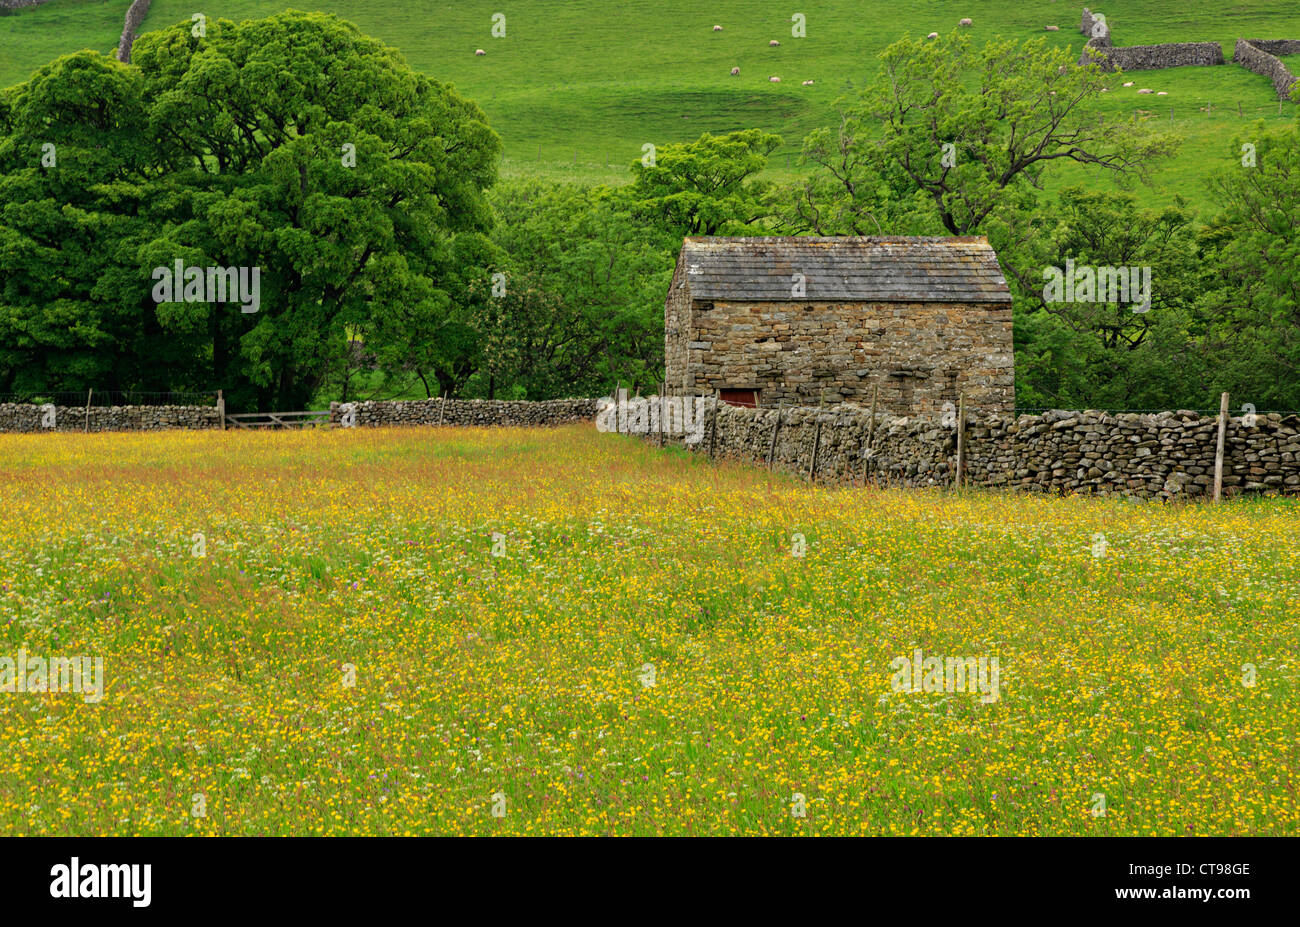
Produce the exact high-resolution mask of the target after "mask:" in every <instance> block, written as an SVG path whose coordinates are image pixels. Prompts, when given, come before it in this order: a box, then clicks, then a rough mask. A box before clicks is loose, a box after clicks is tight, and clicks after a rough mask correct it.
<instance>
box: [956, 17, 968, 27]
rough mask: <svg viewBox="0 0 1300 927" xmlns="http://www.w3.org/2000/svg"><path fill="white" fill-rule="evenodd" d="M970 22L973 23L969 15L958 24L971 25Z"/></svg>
mask: <svg viewBox="0 0 1300 927" xmlns="http://www.w3.org/2000/svg"><path fill="white" fill-rule="evenodd" d="M970 24H971V22H970V17H969V16H968V17H966V18H965V19H963V20H962V21H961V22H959V23H958V24H957V25H959V26H969V25H970Z"/></svg>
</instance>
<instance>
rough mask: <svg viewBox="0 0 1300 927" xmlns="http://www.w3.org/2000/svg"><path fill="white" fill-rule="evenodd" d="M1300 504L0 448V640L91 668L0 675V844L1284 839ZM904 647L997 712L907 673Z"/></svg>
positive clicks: (228, 450)
mask: <svg viewBox="0 0 1300 927" xmlns="http://www.w3.org/2000/svg"><path fill="white" fill-rule="evenodd" d="M1297 514H1298V512H1297V505H1296V503H1295V501H1294V500H1266V501H1256V502H1247V501H1234V502H1230V503H1227V504H1223V505H1220V506H1207V505H1190V506H1176V505H1156V504H1131V503H1127V502H1124V501H1114V500H1098V499H1092V498H1066V499H1059V498H1043V497H1036V496H1031V495H1004V494H998V493H986V492H970V493H967V494H964V495H953V494H949V493H945V492H941V491H884V492H880V491H867V490H851V489H839V488H826V487H813V486H808V485H806V484H804V483H802V482H800V481H798V480H795V479H791V478H787V477H783V476H779V475H778V476H773V475H769V474H767V473H765V472H763V471H761V470H757V469H755V468H752V467H748V466H742V465H739V464H728V463H720V464H711V463H710V462H709V461H707V460H704V459H696V458H691V457H688V456H686V455H683V454H680V453H674V452H664V451H658V450H656V449H654V448H652V447H649V446H647V445H644V444H642V443H639V442H638V441H636V440H634V439H631V438H626V437H620V436H613V435H602V434H598V433H597V432H595V431H594V430H593V429H591V428H589V427H577V426H575V427H569V428H564V429H558V430H554V431H521V430H504V429H503V430H474V429H446V430H437V431H435V430H429V429H411V430H382V429H381V430H364V431H321V432H303V433H233V432H231V433H206V434H205V433H194V432H174V433H163V434H152V435H140V434H127V435H84V436H83V435H76V434H72V435H41V436H24V435H3V436H0V616H3V620H0V656H4V655H9V656H12V655H14V654H15V653H16V652H17V651H19V650H20V649H23V650H25V651H26V652H27V653H28V654H33V655H43V656H47V657H49V656H63V655H77V654H81V655H92V656H101V657H102V658H103V661H104V667H105V677H106V680H107V686H106V694H105V697H104V698H103V700H102V701H100V702H98V703H87V702H86V701H85V700H84V699H83V698H82V697H81V696H79V695H77V694H75V693H60V694H48V693H47V694H39V693H32V692H18V691H10V692H0V754H2V755H3V756H4V758H5V773H4V775H3V776H0V833H6V834H99V833H109V834H343V833H365V834H408V833H410V834H447V833H454V834H742V833H743V834H1003V835H1005V834H1077V835H1108V834H1175V835H1178V834H1295V833H1297V832H1300V802H1297V800H1296V797H1297V796H1296V787H1297V782H1298V780H1300V677H1298V673H1297V665H1296V653H1297V644H1300V640H1298V638H1300V625H1298V624H1297V615H1298V614H1300V586H1298V585H1297V583H1298V582H1300V554H1298V553H1297V549H1296V546H1295V543H1294V540H1295V535H1294V529H1295V524H1296V516H1297ZM198 533H201V534H202V535H203V543H204V545H205V547H204V550H203V553H204V554H205V556H201V557H199V556H194V553H195V547H194V545H195V537H194V536H195V534H198ZM795 533H799V534H802V535H803V536H804V539H805V541H806V550H805V551H804V553H803V556H795V554H794V538H793V535H794V534H795ZM494 534H499V535H502V536H504V541H503V544H504V547H498V551H499V552H500V553H502V554H503V556H494V555H493V543H494V542H493V535H494ZM1098 535H1104V539H1105V541H1106V547H1105V550H1104V551H1103V554H1104V556H1100V557H1099V556H1096V553H1097V549H1096V541H1097V536H1098ZM918 648H919V649H921V650H922V651H923V652H924V654H925V655H927V656H939V657H958V658H962V657H977V658H978V657H988V658H991V657H996V658H998V660H999V665H1000V693H999V697H998V698H997V699H996V700H993V701H991V702H988V703H985V702H982V701H981V700H980V698H979V697H978V696H976V695H972V694H971V693H968V692H967V693H951V692H929V693H927V692H915V693H913V692H899V691H896V690H895V688H894V687H893V686H891V676H892V675H893V673H894V668H893V667H891V661H893V660H895V659H896V658H899V657H903V658H910V657H911V655H912V654H913V653H914V651H915V650H916V649H918ZM1247 664H1249V665H1250V666H1252V667H1253V668H1254V672H1255V678H1254V680H1253V682H1254V685H1253V686H1247V685H1245V684H1243V679H1244V677H1245V671H1244V670H1243V667H1244V666H1246V665H1247ZM345 665H350V666H352V667H354V668H355V684H354V685H346V684H345V683H346V682H347V677H346V675H345V674H346V672H347V670H346V667H345ZM651 674H653V675H652V676H651ZM647 680H648V681H647ZM649 683H653V684H649ZM795 793H799V794H800V795H802V796H803V798H804V801H805V803H806V809H807V814H806V816H805V817H798V816H795V815H794V814H792V809H793V804H792V802H793V801H794V800H795ZM1097 795H1104V796H1105V814H1104V815H1099V814H1094V811H1095V810H1096V809H1097V808H1098V807H1099V806H1098V804H1097V798H1096V796H1097ZM200 796H201V802H200V801H199V797H200ZM494 796H503V797H504V805H503V810H504V814H503V816H499V817H498V816H494V815H493V806H494V804H496V805H498V807H502V806H501V805H500V802H501V799H498V798H494ZM196 807H199V808H201V809H202V810H203V811H204V814H203V816H196V815H195V814H194V810H195V808H196Z"/></svg>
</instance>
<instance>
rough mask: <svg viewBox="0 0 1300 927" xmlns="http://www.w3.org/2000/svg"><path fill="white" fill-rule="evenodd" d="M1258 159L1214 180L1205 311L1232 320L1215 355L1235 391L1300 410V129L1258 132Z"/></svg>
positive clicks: (1237, 161) (1234, 150)
mask: <svg viewBox="0 0 1300 927" xmlns="http://www.w3.org/2000/svg"><path fill="white" fill-rule="evenodd" d="M1252 145H1254V147H1255V149H1256V156H1255V158H1254V159H1253V162H1252V159H1250V158H1239V157H1238V156H1239V155H1240V154H1241V150H1242V149H1241V140H1237V141H1236V142H1234V143H1233V145H1232V147H1231V149H1230V153H1231V155H1232V159H1233V165H1234V166H1233V167H1232V168H1230V169H1228V170H1226V171H1224V172H1222V173H1220V174H1219V175H1217V176H1216V177H1215V178H1214V179H1213V180H1212V181H1211V192H1212V194H1213V196H1214V197H1215V199H1216V201H1217V202H1218V204H1219V206H1220V208H1221V212H1220V213H1219V214H1218V215H1217V216H1215V217H1214V218H1213V219H1212V220H1211V221H1210V222H1209V223H1208V226H1207V228H1206V230H1205V232H1204V235H1203V241H1204V250H1205V253H1206V255H1207V257H1208V260H1207V262H1206V263H1207V266H1209V267H1211V268H1212V272H1211V273H1207V274H1206V278H1205V285H1204V287H1203V288H1202V292H1203V293H1204V298H1203V300H1202V302H1201V306H1202V310H1203V312H1205V313H1207V314H1211V315H1214V316H1216V317H1218V318H1221V319H1223V320H1224V324H1223V325H1221V326H1220V327H1219V328H1218V329H1217V336H1218V337H1217V339H1216V345H1215V356H1216V360H1217V363H1218V365H1219V366H1220V368H1221V369H1223V370H1225V371H1226V372H1227V373H1228V381H1229V382H1230V383H1231V386H1228V385H1225V387H1224V388H1225V389H1231V391H1233V392H1234V395H1237V396H1238V397H1240V398H1241V400H1242V401H1243V402H1251V403H1253V404H1254V405H1255V406H1256V407H1257V408H1260V409H1264V408H1283V409H1297V408H1300V129H1298V128H1297V127H1294V126H1293V127H1291V128H1288V129H1286V130H1283V131H1276V132H1268V133H1266V132H1262V131H1260V132H1257V133H1255V135H1254V136H1252Z"/></svg>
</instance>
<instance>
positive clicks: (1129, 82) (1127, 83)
mask: <svg viewBox="0 0 1300 927" xmlns="http://www.w3.org/2000/svg"><path fill="white" fill-rule="evenodd" d="M1124 86H1125V87H1132V86H1133V82H1132V81H1131V80H1128V81H1125V82H1124Z"/></svg>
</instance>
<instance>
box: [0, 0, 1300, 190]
mask: <svg viewBox="0 0 1300 927" xmlns="http://www.w3.org/2000/svg"><path fill="white" fill-rule="evenodd" d="M1093 5H1094V6H1098V5H1097V4H1093ZM308 6H309V7H310V8H313V9H321V10H325V11H327V12H333V13H337V14H339V15H340V16H342V17H344V18H346V19H349V20H351V21H353V22H355V23H357V24H358V25H359V26H360V27H361V29H362V30H363V31H364V32H366V33H368V34H370V35H373V36H376V37H378V38H380V39H382V40H384V41H385V42H388V43H389V44H391V45H394V46H396V47H397V48H400V49H401V50H402V51H403V53H404V54H405V55H406V57H407V59H408V60H409V61H410V63H411V64H412V66H413V67H415V68H416V69H418V70H421V71H423V72H425V73H428V74H430V75H432V76H434V77H437V78H438V79H440V80H445V81H449V82H451V83H453V84H455V85H456V86H457V87H458V89H459V90H460V91H461V92H462V93H464V94H465V95H467V96H468V97H470V98H471V99H474V100H476V101H477V102H478V103H479V104H480V105H481V106H482V107H483V108H484V110H485V111H486V112H487V114H488V117H489V119H490V121H491V123H492V125H493V126H494V127H495V128H496V129H497V131H498V132H500V133H501V135H502V137H503V139H504V140H505V160H504V163H503V170H504V172H505V174H506V175H508V176H519V175H530V176H540V177H545V178H550V179H556V180H582V181H605V182H615V183H617V182H623V181H625V180H626V179H627V176H628V174H627V165H628V164H630V163H631V162H632V161H633V160H635V159H637V158H639V157H640V156H641V146H642V145H643V144H644V143H645V142H654V143H656V144H664V143H666V142H672V141H684V140H688V139H693V138H696V137H698V136H699V134H700V133H701V132H705V131H708V132H714V133H720V132H726V131H730V130H733V129H741V128H751V127H757V128H763V129H768V130H771V131H776V132H779V133H780V134H781V135H782V136H783V138H784V140H785V146H784V147H783V148H782V149H781V150H779V151H778V152H777V153H776V154H775V155H774V156H773V160H772V165H771V169H770V171H771V174H772V176H773V177H775V178H785V177H789V176H792V175H793V174H794V173H795V172H797V171H798V170H799V166H798V159H797V153H798V146H799V143H800V141H801V139H802V138H803V136H804V135H805V134H806V133H807V132H808V131H809V130H811V129H813V128H814V127H816V126H819V125H830V124H833V122H834V104H835V101H836V100H837V99H838V98H839V97H840V96H841V95H842V94H845V93H851V92H853V91H855V90H856V89H859V88H861V87H862V86H864V85H866V84H867V83H869V82H870V81H871V79H872V78H873V76H874V74H875V70H876V62H875V57H876V55H877V54H879V52H880V51H882V50H883V49H884V48H885V46H887V45H888V44H889V43H890V42H892V41H893V40H895V39H897V38H899V37H900V36H902V35H903V34H905V33H910V34H912V35H924V34H927V33H929V32H931V31H937V32H939V33H940V34H947V33H948V32H949V31H951V30H953V29H956V28H957V22H958V20H959V19H960V18H962V17H963V16H970V17H972V18H973V20H974V25H973V27H971V28H970V29H969V30H966V31H968V32H969V34H970V36H971V38H972V39H973V40H974V41H975V42H976V43H983V42H985V41H987V40H989V39H993V38H998V37H1011V38H1017V39H1021V38H1029V37H1034V36H1045V38H1046V40H1047V41H1048V42H1050V43H1052V44H1056V45H1061V46H1068V47H1069V48H1071V49H1072V50H1074V51H1075V52H1076V53H1077V52H1078V51H1079V49H1080V48H1081V46H1082V43H1083V41H1084V37H1083V36H1082V35H1080V33H1079V31H1078V24H1079V18H1080V12H1081V10H1082V4H1081V3H1080V4H1073V3H1065V2H1055V0H1015V2H1007V0H926V2H917V0H912V2H907V3H892V2H884V0H820V2H816V3H810V4H795V7H798V9H799V11H801V12H803V13H804V15H805V16H806V17H807V37H806V38H793V37H792V36H791V23H790V17H791V11H792V9H793V7H791V5H790V4H788V3H776V2H771V0H761V2H756V0H718V2H715V3H712V4H709V5H707V6H705V7H701V6H700V5H699V4H698V3H692V2H688V0H653V2H652V0H630V2H627V3H618V4H611V3H608V2H606V0H570V2H565V3H562V4H560V3H515V2H498V0H491V2H487V0H466V2H463V3H455V4H450V3H441V2H434V0H404V2H400V3H383V4H375V3H371V2H363V0H316V2H314V3H312V4H308ZM124 8H125V3H114V2H105V0H53V2H52V3H50V4H48V5H47V6H43V7H39V8H36V9H32V10H27V11H23V12H21V13H19V14H17V15H14V16H8V17H0V52H2V53H0V86H3V85H8V84H11V83H15V82H18V81H20V80H22V79H24V78H25V77H26V76H27V75H28V74H29V73H30V72H31V71H32V70H33V69H34V68H36V67H39V66H40V65H41V64H43V63H45V62H46V61H49V60H51V59H52V58H54V57H56V56H57V55H59V54H63V53H67V52H71V51H75V50H77V49H79V48H83V47H90V48H95V49H99V50H101V51H104V52H108V51H109V50H110V49H112V48H113V47H115V46H116V43H117V39H118V35H119V33H120V32H121V16H122V10H123V9H124ZM284 8H285V5H284V4H281V3H276V2H268V0H212V2H210V3H207V4H204V5H203V12H204V13H205V14H206V15H207V16H208V17H209V18H210V19H216V18H228V19H235V20H239V19H247V18H253V17H259V16H265V15H268V14H270V13H273V12H276V11H277V10H281V9H284ZM195 9H196V8H195V7H194V5H193V4H192V3H189V2H182V0H155V2H154V4H153V6H152V7H151V10H150V13H149V17H148V19H147V20H146V22H145V28H146V29H149V28H160V27H162V26H164V25H167V24H171V23H176V22H180V21H184V20H188V19H189V18H190V16H191V14H192V13H193V12H195ZM1098 9H1099V11H1101V12H1104V13H1106V14H1107V15H1108V16H1109V17H1110V20H1111V23H1112V28H1113V30H1114V36H1115V39H1116V41H1117V42H1118V43H1119V44H1121V45H1137V44H1146V43H1152V42H1171V41H1191V40H1203V41H1219V42H1220V43H1221V44H1222V45H1223V47H1224V51H1225V55H1226V56H1228V57H1229V58H1230V57H1231V54H1232V47H1233V43H1234V42H1235V40H1236V39H1237V38H1238V37H1240V36H1246V37H1277V38H1285V37H1292V38H1300V7H1297V6H1296V5H1295V4H1294V3H1291V2H1288V0H1242V2H1239V3H1234V4H1232V5H1231V7H1228V8H1225V7H1224V5H1223V4H1221V3H1218V2H1216V0H1187V2H1183V3H1178V4H1170V3H1167V2H1164V0H1127V2H1116V3H1114V4H1110V5H1106V4H1101V5H1100V6H1098ZM496 12H503V13H505V15H506V36H505V37H504V38H493V37H492V35H491V27H492V14H493V13H496ZM715 23H716V24H719V25H722V26H723V27H724V28H723V31H722V32H716V33H715V32H713V31H712V27H713V25H714V24H715ZM1049 24H1052V25H1058V26H1060V31H1059V32H1055V33H1046V32H1044V31H1043V27H1044V26H1045V25H1049ZM771 39H777V40H779V41H780V42H781V45H780V47H778V48H771V47H769V46H768V41H769V40H771ZM476 48H483V49H484V50H485V51H487V55H486V56H484V57H475V55H474V50H475V49H476ZM732 66H739V67H740V69H741V76H740V77H738V78H733V77H731V76H730V75H729V72H730V69H731V68H732ZM772 75H777V76H780V77H781V78H782V82H781V83H780V84H771V83H769V82H768V77H770V76H772ZM806 79H812V80H815V81H816V83H815V84H814V85H813V86H811V87H803V86H801V81H803V80H806ZM1131 79H1133V80H1135V81H1137V82H1138V83H1136V84H1135V86H1134V87H1133V88H1129V89H1127V90H1124V91H1122V92H1121V91H1120V89H1119V88H1118V86H1117V87H1116V88H1115V90H1114V91H1113V92H1112V94H1110V95H1109V97H1108V98H1107V99H1106V100H1105V101H1104V102H1102V103H1099V104H1098V105H1097V107H1096V109H1097V111H1098V112H1100V113H1104V114H1106V115H1107V117H1109V118H1118V117H1124V118H1128V117H1131V116H1134V115H1137V114H1138V111H1139V110H1144V111H1146V112H1147V114H1148V115H1145V116H1142V115H1139V116H1138V118H1146V119H1151V120H1154V121H1156V122H1158V123H1159V124H1160V125H1161V127H1162V128H1167V129H1169V130H1170V131H1172V132H1174V133H1175V134H1176V135H1177V136H1178V138H1179V139H1180V142H1181V144H1180V148H1179V152H1178V155H1177V156H1176V157H1175V158H1174V159H1173V160H1172V161H1171V162H1170V163H1169V164H1168V165H1167V166H1166V167H1165V168H1163V169H1162V170H1161V172H1160V173H1159V175H1158V178H1157V182H1156V184H1155V186H1154V187H1153V188H1149V189H1148V188H1140V189H1139V191H1138V192H1139V195H1140V197H1141V199H1142V200H1143V202H1145V203H1148V204H1161V203H1167V202H1169V201H1170V200H1171V199H1172V197H1173V195H1174V194H1175V193H1182V194H1183V195H1184V196H1186V197H1188V198H1189V199H1191V200H1192V201H1193V202H1199V201H1202V200H1203V180H1204V177H1205V175H1206V173H1207V171H1209V170H1210V169H1212V168H1214V167H1215V166H1225V167H1230V166H1233V164H1234V163H1235V160H1236V159H1235V157H1234V155H1233V151H1234V150H1235V149H1234V148H1233V147H1232V146H1230V145H1229V144H1228V143H1229V142H1230V141H1231V139H1232V138H1233V137H1235V136H1236V135H1238V134H1242V135H1243V137H1244V139H1245V140H1249V137H1250V133H1253V132H1256V131H1257V130H1256V129H1255V128H1254V126H1255V123H1256V122H1257V121H1259V120H1262V121H1264V122H1265V123H1266V124H1267V123H1271V122H1276V121H1278V120H1283V119H1286V120H1289V119H1293V118H1295V106H1294V104H1290V103H1287V104H1284V105H1283V106H1282V107H1281V113H1280V114H1279V107H1278V105H1277V100H1276V99H1275V97H1274V94H1273V91H1272V88H1271V86H1270V85H1269V82H1268V81H1267V80H1266V79H1264V78H1262V77H1259V76H1258V75H1254V74H1250V73H1249V72H1247V71H1245V70H1243V69H1242V68H1239V67H1237V66H1235V65H1231V64H1228V65H1225V66H1224V67H1218V68H1180V69H1175V70H1171V71H1161V72H1145V73H1137V74H1134V75H1133V76H1132V78H1131ZM1118 83H1119V82H1117V84H1118ZM1144 86H1146V87H1150V88H1151V89H1153V90H1164V91H1166V92H1167V94H1168V95H1167V96H1164V97H1156V96H1155V95H1154V94H1153V95H1142V96H1139V95H1137V94H1136V90H1137V89H1139V88H1140V87H1144ZM1239 105H1240V107H1241V110H1240V114H1239V111H1238V106H1239ZM1171 108H1172V110H1173V120H1172V122H1171V121H1170V118H1169V117H1170V109H1171ZM1237 150H1239V149H1237ZM1089 178H1096V175H1095V174H1093V173H1087V172H1084V171H1083V170H1081V169H1077V168H1075V167H1073V166H1070V167H1069V168H1068V169H1064V170H1062V171H1061V172H1060V174H1059V175H1058V177H1057V178H1056V180H1055V181H1053V184H1054V186H1057V187H1059V186H1062V185H1067V184H1070V183H1079V182H1085V181H1087V180H1089ZM1093 182H1099V183H1104V184H1107V185H1108V186H1109V185H1110V180H1109V179H1104V178H1103V179H1094V180H1093Z"/></svg>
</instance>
